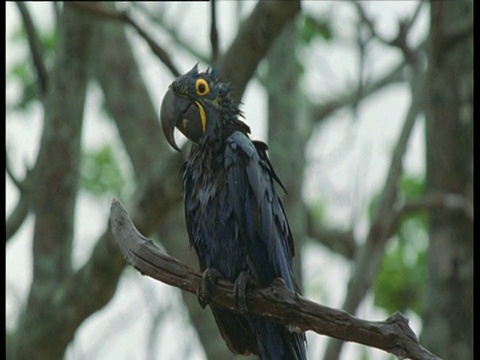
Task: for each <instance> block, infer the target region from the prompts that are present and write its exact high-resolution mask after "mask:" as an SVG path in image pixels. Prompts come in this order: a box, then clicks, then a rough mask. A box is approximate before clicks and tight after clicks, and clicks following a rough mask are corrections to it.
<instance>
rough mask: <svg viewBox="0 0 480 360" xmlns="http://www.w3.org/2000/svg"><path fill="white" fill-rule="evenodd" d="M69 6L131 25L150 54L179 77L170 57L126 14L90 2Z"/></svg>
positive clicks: (74, 2)
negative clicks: (145, 44)
mask: <svg viewBox="0 0 480 360" xmlns="http://www.w3.org/2000/svg"><path fill="white" fill-rule="evenodd" d="M71 4H72V5H74V6H75V7H77V8H78V9H80V10H85V11H88V12H90V13H92V14H94V15H97V16H100V17H103V18H105V19H110V20H115V21H120V22H123V23H125V24H129V25H131V26H132V27H133V28H134V29H135V30H136V31H137V33H138V34H139V35H140V36H141V37H142V38H143V39H144V40H145V41H146V42H147V44H148V45H149V46H150V49H151V50H152V52H153V53H154V54H155V55H156V56H157V57H158V59H160V61H161V62H163V63H164V64H165V66H166V67H167V68H168V69H169V70H170V72H171V73H172V74H173V75H174V76H175V77H178V76H180V71H178V69H177V67H176V66H175V65H174V63H173V61H172V60H171V58H170V55H168V53H167V52H166V51H165V50H164V49H163V48H162V47H161V46H160V45H158V43H157V42H156V41H155V40H154V39H153V38H152V37H151V36H150V35H149V34H148V33H147V32H146V31H145V30H144V29H143V28H142V27H141V26H140V25H138V23H137V22H136V21H135V20H133V19H132V17H130V15H128V13H127V12H122V11H117V10H113V9H109V8H106V7H104V6H102V5H98V4H96V3H92V2H79V1H72V2H71Z"/></svg>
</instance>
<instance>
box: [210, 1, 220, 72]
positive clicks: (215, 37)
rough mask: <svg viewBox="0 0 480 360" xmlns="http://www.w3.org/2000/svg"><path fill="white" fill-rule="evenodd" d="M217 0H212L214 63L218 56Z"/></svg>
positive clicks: (211, 35)
mask: <svg viewBox="0 0 480 360" xmlns="http://www.w3.org/2000/svg"><path fill="white" fill-rule="evenodd" d="M216 14H217V2H216V1H215V0H211V1H210V17H211V19H210V44H212V63H215V62H216V61H217V58H218V53H219V49H218V48H219V45H218V30H217V15H216Z"/></svg>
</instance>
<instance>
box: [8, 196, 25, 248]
mask: <svg viewBox="0 0 480 360" xmlns="http://www.w3.org/2000/svg"><path fill="white" fill-rule="evenodd" d="M29 210H30V204H29V200H28V198H27V196H25V195H24V193H21V194H20V199H19V200H18V203H17V205H16V206H15V209H13V211H12V212H11V213H10V215H9V216H8V218H7V220H6V221H5V242H8V240H10V239H11V238H12V236H13V235H15V233H16V232H17V231H18V229H20V227H21V226H22V224H23V222H24V221H25V219H26V218H27V215H28V212H29Z"/></svg>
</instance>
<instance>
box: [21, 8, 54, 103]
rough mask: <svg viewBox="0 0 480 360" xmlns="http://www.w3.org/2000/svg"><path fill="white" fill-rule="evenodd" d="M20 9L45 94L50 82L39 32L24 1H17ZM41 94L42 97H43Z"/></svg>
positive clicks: (40, 84)
mask: <svg viewBox="0 0 480 360" xmlns="http://www.w3.org/2000/svg"><path fill="white" fill-rule="evenodd" d="M15 3H16V4H17V7H18V10H19V11H20V15H21V17H22V20H23V25H24V26H25V32H26V33H27V41H28V45H29V47H30V53H31V54H32V62H33V66H34V67H35V69H36V70H37V75H38V83H39V86H40V94H41V95H42V96H43V95H45V93H46V92H47V84H48V71H47V67H46V66H45V60H44V58H43V49H42V46H41V45H40V40H39V38H38V33H37V30H36V28H35V25H34V24H33V20H32V17H31V16H30V13H29V11H28V9H27V5H26V4H25V3H24V2H23V1H16V2H15ZM42 96H41V97H42Z"/></svg>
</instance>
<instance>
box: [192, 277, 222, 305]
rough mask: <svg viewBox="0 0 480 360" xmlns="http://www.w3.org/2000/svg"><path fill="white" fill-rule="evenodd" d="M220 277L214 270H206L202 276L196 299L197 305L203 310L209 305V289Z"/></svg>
mask: <svg viewBox="0 0 480 360" xmlns="http://www.w3.org/2000/svg"><path fill="white" fill-rule="evenodd" d="M220 277H222V274H220V272H219V271H218V270H217V269H215V268H210V267H209V268H206V269H205V271H204V272H203V275H202V284H201V286H200V288H199V289H197V298H198V303H199V304H200V306H201V307H202V309H205V307H206V306H207V305H208V304H209V303H210V288H211V286H212V284H215V283H216V282H217V279H218V278H220Z"/></svg>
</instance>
